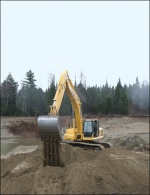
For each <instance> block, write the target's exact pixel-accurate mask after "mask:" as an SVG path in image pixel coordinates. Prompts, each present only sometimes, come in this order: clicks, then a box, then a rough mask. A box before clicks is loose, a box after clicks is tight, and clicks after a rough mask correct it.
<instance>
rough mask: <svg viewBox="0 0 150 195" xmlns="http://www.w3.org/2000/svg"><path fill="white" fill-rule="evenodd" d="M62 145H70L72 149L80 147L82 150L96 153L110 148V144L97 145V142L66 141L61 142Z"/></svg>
mask: <svg viewBox="0 0 150 195" xmlns="http://www.w3.org/2000/svg"><path fill="white" fill-rule="evenodd" d="M62 143H66V144H69V145H72V146H74V147H80V148H82V149H84V150H96V151H101V150H104V149H106V148H110V147H111V144H110V143H99V142H94V141H91V142H80V141H66V140H63V141H62Z"/></svg>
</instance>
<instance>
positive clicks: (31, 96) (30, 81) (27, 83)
mask: <svg viewBox="0 0 150 195" xmlns="http://www.w3.org/2000/svg"><path fill="white" fill-rule="evenodd" d="M35 81H36V80H35V79H34V73H33V72H32V71H31V70H29V72H27V73H26V78H25V80H24V81H22V85H23V86H22V87H23V88H24V90H25V91H26V96H25V97H26V98H25V99H24V102H25V105H26V106H25V110H26V107H27V112H28V113H29V114H30V115H31V116H34V115H35V107H34V105H35V93H34V92H35V87H36V85H35Z"/></svg>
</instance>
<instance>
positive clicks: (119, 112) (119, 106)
mask: <svg viewBox="0 0 150 195" xmlns="http://www.w3.org/2000/svg"><path fill="white" fill-rule="evenodd" d="M123 112H124V105H123V102H122V101H121V100H119V103H118V106H117V113H118V114H123Z"/></svg>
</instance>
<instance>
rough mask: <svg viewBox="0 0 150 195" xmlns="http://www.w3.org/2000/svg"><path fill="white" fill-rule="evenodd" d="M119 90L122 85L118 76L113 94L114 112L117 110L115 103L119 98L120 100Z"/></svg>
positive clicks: (116, 103) (120, 90)
mask: <svg viewBox="0 0 150 195" xmlns="http://www.w3.org/2000/svg"><path fill="white" fill-rule="evenodd" d="M121 92H122V85H121V80H120V78H119V81H118V83H117V86H116V88H115V96H114V99H115V112H116V111H117V105H118V103H119V100H120V96H121Z"/></svg>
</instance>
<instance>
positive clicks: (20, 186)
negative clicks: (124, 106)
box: [1, 117, 150, 194]
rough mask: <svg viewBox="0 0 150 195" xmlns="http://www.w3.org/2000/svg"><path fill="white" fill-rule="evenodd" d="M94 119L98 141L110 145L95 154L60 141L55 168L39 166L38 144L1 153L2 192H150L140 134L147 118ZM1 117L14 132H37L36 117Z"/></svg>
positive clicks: (146, 127)
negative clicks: (101, 136)
mask: <svg viewBox="0 0 150 195" xmlns="http://www.w3.org/2000/svg"><path fill="white" fill-rule="evenodd" d="M12 118H13V120H11V119H12ZM18 118H20V120H18ZM8 119H9V125H8ZM66 119H67V120H70V118H69V117H66ZM98 120H99V122H100V125H101V127H102V128H103V129H104V134H105V137H104V139H103V140H100V142H101V141H102V142H110V143H111V144H112V146H113V147H111V148H108V149H104V150H102V151H100V152H98V151H90V150H83V149H81V148H78V147H73V146H70V145H68V144H65V143H61V144H60V147H59V159H60V167H51V166H47V167H43V159H42V156H43V155H42V145H40V146H19V147H17V148H15V149H13V150H12V151H11V152H9V153H7V154H5V155H2V156H1V193H2V194H112V193H115V194H134V193H135V194H149V187H150V185H149V142H146V141H145V140H143V139H142V138H141V137H140V133H146V134H149V118H138V119H137V118H131V117H130V118H129V117H123V118H113V119H111V118H107V117H103V118H102V117H101V118H98ZM4 121H5V122H6V123H5V125H7V126H10V127H8V128H7V132H10V131H11V132H12V135H14V136H26V135H28V136H37V135H38V134H36V132H37V129H36V127H37V124H36V121H37V118H36V117H34V118H33V117H26V118H25V117H8V118H7V119H6V118H5V119H3V122H2V124H3V125H4ZM119 121H120V122H119ZM28 125H29V126H28ZM31 125H33V126H32V128H33V129H34V130H33V131H32V130H31V129H32V128H31ZM3 129H4V128H3ZM13 129H14V131H12V130H13ZM5 130H6V129H5ZM11 132H10V133H11ZM2 135H6V134H4V133H3V132H2Z"/></svg>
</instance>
